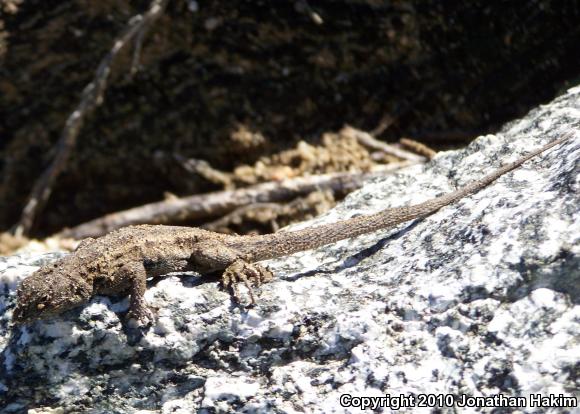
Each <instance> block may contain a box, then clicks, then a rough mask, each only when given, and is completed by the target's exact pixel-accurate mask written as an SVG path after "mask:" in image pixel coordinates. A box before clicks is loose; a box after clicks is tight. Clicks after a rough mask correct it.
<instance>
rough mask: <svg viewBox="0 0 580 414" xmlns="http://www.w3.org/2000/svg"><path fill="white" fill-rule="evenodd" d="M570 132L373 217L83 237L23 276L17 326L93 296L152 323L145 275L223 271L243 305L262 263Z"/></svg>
mask: <svg viewBox="0 0 580 414" xmlns="http://www.w3.org/2000/svg"><path fill="white" fill-rule="evenodd" d="M572 135H573V133H568V134H565V135H563V136H561V137H560V138H558V139H555V140H553V141H552V142H550V143H548V144H546V145H544V146H543V147H541V148H539V149H536V150H534V151H532V152H530V153H528V154H527V155H524V156H522V157H521V158H519V159H517V160H516V161H514V162H511V163H508V164H506V165H504V166H502V167H499V168H498V169H496V170H495V171H493V172H491V173H490V174H488V175H486V176H484V177H483V178H481V179H479V180H476V181H473V182H471V183H469V184H467V185H465V186H464V187H461V188H459V189H457V190H455V191H453V192H450V193H447V194H444V195H441V196H439V197H435V198H432V199H429V200H427V201H424V202H422V203H419V204H415V205H410V206H402V207H395V208H389V209H385V210H382V211H379V212H378V213H375V214H370V215H363V216H358V217H354V218H350V219H346V220H343V221H338V222H335V223H330V224H324V225H320V226H315V227H308V228H305V229H302V230H296V231H281V232H277V233H272V234H265V235H257V236H255V235H246V236H238V235H227V234H220V233H214V232H211V231H207V230H203V229H199V228H195V227H182V226H167V225H136V226H129V227H125V228H122V229H119V230H115V231H113V232H111V233H109V234H106V235H104V236H102V237H99V238H97V239H92V238H88V239H85V240H83V241H82V242H81V243H80V244H79V246H78V247H77V249H76V250H75V251H74V252H73V253H71V254H69V255H67V256H65V257H63V258H61V259H59V260H57V261H55V262H54V263H52V264H47V265H45V266H42V267H41V268H40V269H39V270H37V271H36V272H34V273H33V274H31V275H30V276H28V277H26V278H25V279H24V280H23V281H22V283H21V284H20V286H19V287H18V289H17V293H16V296H17V304H16V307H15V309H14V312H13V317H12V319H13V321H14V322H15V323H17V324H23V323H29V322H32V321H34V320H37V319H42V318H46V317H50V316H53V315H57V314H59V313H61V312H64V311H66V310H69V309H72V308H75V307H77V306H79V305H82V304H83V303H86V302H88V301H89V300H90V298H91V297H92V296H95V295H124V294H125V295H126V294H129V295H130V302H129V312H128V317H129V318H132V319H135V320H136V321H137V323H138V325H139V326H145V325H147V324H149V323H150V322H151V321H152V320H153V313H152V311H151V310H150V308H149V306H148V305H147V303H146V302H145V299H144V293H145V290H146V280H147V278H148V277H153V276H159V275H164V274H167V273H170V272H178V271H190V270H195V271H197V272H199V273H201V274H205V273H209V272H214V271H223V273H222V276H221V285H222V287H223V288H225V289H228V290H229V291H230V293H231V295H232V298H233V299H234V301H236V302H238V303H241V299H240V295H239V292H238V285H239V284H240V283H241V284H243V285H245V286H246V287H247V289H248V291H249V297H250V305H253V304H255V303H256V301H255V297H254V294H253V290H252V287H253V286H259V285H261V284H262V283H265V282H268V281H270V280H272V278H273V275H272V273H271V272H270V271H269V269H267V268H266V267H265V266H262V265H260V264H259V263H256V262H259V261H262V260H266V259H272V258H276V257H282V256H287V255H290V254H292V253H296V252H300V251H305V250H310V249H314V248H318V247H321V246H324V245H327V244H331V243H334V242H337V241H339V240H343V239H349V238H353V237H356V236H359V235H362V234H366V233H371V232H374V231H377V230H379V229H387V228H392V227H394V226H396V225H398V224H400V223H404V222H407V221H410V220H414V219H418V218H423V217H426V216H428V215H431V214H433V213H435V212H436V211H437V210H439V209H441V208H442V207H444V206H447V205H449V204H451V203H453V202H455V201H457V200H460V199H462V198H464V197H466V196H467V195H469V194H472V193H475V192H477V191H479V190H481V189H483V188H484V187H486V186H488V185H489V184H491V183H492V182H494V181H495V180H497V179H498V178H499V177H501V176H502V175H504V174H506V173H508V172H510V171H512V170H513V169H515V168H517V167H519V166H520V165H522V164H523V163H524V162H526V161H528V160H529V159H531V158H533V157H535V156H537V155H538V154H540V153H542V152H544V151H546V150H548V149H549V148H552V147H554V146H555V145H558V144H561V143H563V142H564V141H566V140H567V139H568V138H570V137H571V136H572Z"/></svg>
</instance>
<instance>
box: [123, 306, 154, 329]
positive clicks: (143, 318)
mask: <svg viewBox="0 0 580 414" xmlns="http://www.w3.org/2000/svg"><path fill="white" fill-rule="evenodd" d="M127 320H129V321H131V322H132V323H135V325H136V326H137V327H139V328H145V327H147V326H150V325H151V324H152V323H153V321H154V320H155V317H154V315H153V311H152V310H151V309H150V308H149V306H147V305H145V304H142V305H140V306H131V308H130V309H129V312H128V313H127Z"/></svg>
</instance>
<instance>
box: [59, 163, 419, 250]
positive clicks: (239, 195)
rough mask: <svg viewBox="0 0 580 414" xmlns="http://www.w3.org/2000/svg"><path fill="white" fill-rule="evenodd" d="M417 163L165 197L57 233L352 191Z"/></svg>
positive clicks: (102, 230)
mask: <svg viewBox="0 0 580 414" xmlns="http://www.w3.org/2000/svg"><path fill="white" fill-rule="evenodd" d="M413 164H415V162H410V161H404V162H401V163H396V164H389V165H385V166H382V168H380V169H377V171H373V172H367V173H333V174H324V175H316V176H310V177H299V178H293V179H288V180H283V181H278V182H267V183H262V184H257V185H254V186H251V187H247V188H242V189H238V190H230V191H218V192H214V193H208V194H201V195H193V196H189V197H184V198H176V199H169V200H163V201H159V202H156V203H151V204H146V205H144V206H140V207H135V208H132V209H129V210H125V211H120V212H116V213H111V214H108V215H106V216H104V217H100V218H97V219H95V220H92V221H89V222H87V223H84V224H80V225H78V226H76V227H73V228H70V229H65V230H63V231H61V232H60V233H58V234H56V236H58V237H72V238H74V239H83V238H85V237H99V236H102V235H103V234H106V233H108V232H110V231H112V230H115V229H118V228H121V227H125V226H129V225H135V224H145V223H149V224H170V223H176V222H183V221H186V220H200V219H205V218H208V217H215V216H220V215H224V214H227V213H229V212H231V211H233V210H235V209H237V208H240V207H242V206H246V205H249V204H253V203H268V202H280V201H286V200H290V199H292V198H295V197H297V196H300V195H304V194H308V193H310V192H312V191H316V190H331V191H335V192H344V193H347V192H350V191H353V190H355V189H357V188H360V187H361V186H362V184H363V183H364V182H365V181H367V180H369V179H371V178H375V177H380V176H384V175H385V174H386V173H388V172H392V171H395V170H398V169H400V168H403V167H407V166H409V165H413Z"/></svg>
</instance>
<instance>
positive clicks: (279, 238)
mask: <svg viewBox="0 0 580 414" xmlns="http://www.w3.org/2000/svg"><path fill="white" fill-rule="evenodd" d="M573 135H574V134H573V132H569V133H567V134H565V135H564V136H562V137H561V138H558V139H556V140H554V141H552V142H550V143H549V144H546V145H544V146H543V147H541V148H539V149H536V150H534V151H532V152H530V153H529V154H526V155H525V156H523V157H521V158H519V159H518V160H516V161H514V162H512V163H510V164H507V165H505V166H503V167H500V168H498V169H497V170H495V171H494V172H492V173H491V174H489V175H486V176H485V177H483V178H481V179H479V180H477V181H474V182H472V183H470V184H468V185H466V186H465V187H462V188H460V189H458V190H456V191H454V192H452V193H449V194H445V195H442V196H440V197H436V198H433V199H431V200H427V201H425V202H423V203H419V204H415V205H412V206H404V207H395V208H390V209H386V210H383V211H380V212H378V213H375V214H371V215H367V216H360V217H354V218H351V219H348V220H344V221H339V222H337V223H330V224H325V225H322V226H318V227H310V228H306V229H303V230H297V231H288V232H285V231H282V232H278V233H273V234H269V235H265V236H260V240H259V241H258V239H256V244H254V243H252V242H251V241H248V243H246V246H244V247H245V249H244V250H248V253H249V254H250V255H253V256H254V260H265V259H269V258H274V257H279V256H283V255H288V254H292V253H295V252H299V251H304V250H310V249H314V248H317V247H320V246H324V245H326V244H330V243H334V242H337V241H339V240H343V239H349V238H351V237H356V236H360V235H362V234H366V233H371V232H373V231H377V230H380V229H386V228H389V227H393V226H396V225H397V224H400V223H403V222H405V221H409V220H413V219H416V218H422V217H426V216H428V215H430V214H433V213H435V212H436V211H437V210H439V209H440V208H442V207H444V206H446V205H449V204H451V203H453V202H455V201H457V200H459V199H461V198H464V197H465V196H467V195H469V194H471V193H475V192H477V191H479V190H481V189H482V188H484V187H486V186H488V185H489V184H490V183H492V182H494V181H495V180H497V179H498V178H499V177H501V176H502V175H504V174H506V173H507V172H510V171H512V170H513V169H515V168H517V167H519V166H520V165H522V164H523V163H524V162H526V161H528V160H529V159H531V158H533V157H535V156H537V155H538V154H540V153H542V152H544V151H546V150H548V149H550V148H552V147H554V146H556V145H558V144H561V143H563V142H564V141H566V140H567V139H569V138H571V137H572V136H573ZM262 243H264V244H262ZM262 246H267V247H266V248H263V247H262Z"/></svg>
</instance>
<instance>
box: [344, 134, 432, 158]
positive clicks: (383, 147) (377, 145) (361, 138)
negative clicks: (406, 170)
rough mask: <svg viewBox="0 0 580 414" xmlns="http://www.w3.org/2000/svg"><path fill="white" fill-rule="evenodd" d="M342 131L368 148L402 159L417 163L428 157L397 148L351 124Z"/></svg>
mask: <svg viewBox="0 0 580 414" xmlns="http://www.w3.org/2000/svg"><path fill="white" fill-rule="evenodd" d="M340 133H341V134H342V135H347V136H352V137H354V138H356V139H357V140H358V142H360V144H361V145H364V146H365V147H367V148H372V149H376V150H380V151H383V152H384V153H386V154H389V155H393V156H395V157H397V158H400V159H402V160H407V161H413V162H416V163H419V162H425V161H426V158H425V157H423V156H421V155H416V154H413V153H411V152H409V151H406V150H403V149H400V148H396V147H394V146H392V145H389V144H387V143H385V142H382V141H379V140H378V139H376V138H375V137H373V136H372V135H371V134H369V133H368V132H365V131H361V130H359V129H356V128H353V127H351V126H349V125H346V126H345V127H344V128H342V130H341V131H340Z"/></svg>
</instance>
